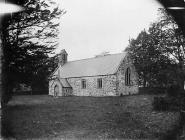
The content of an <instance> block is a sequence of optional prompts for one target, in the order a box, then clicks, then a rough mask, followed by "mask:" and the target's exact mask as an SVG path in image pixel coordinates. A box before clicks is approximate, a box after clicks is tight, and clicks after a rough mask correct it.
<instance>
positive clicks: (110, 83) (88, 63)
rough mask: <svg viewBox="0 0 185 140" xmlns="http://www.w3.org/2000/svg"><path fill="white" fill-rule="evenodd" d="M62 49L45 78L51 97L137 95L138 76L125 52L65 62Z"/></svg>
mask: <svg viewBox="0 0 185 140" xmlns="http://www.w3.org/2000/svg"><path fill="white" fill-rule="evenodd" d="M67 57H68V54H67V52H66V51H65V50H64V49H63V50H62V51H61V52H60V54H58V67H57V68H56V69H55V71H54V72H53V73H52V74H51V75H50V77H49V80H50V81H49V95H52V96H122V95H130V94H137V93H138V90H139V87H138V75H137V72H136V69H135V67H134V65H133V63H132V60H131V58H130V57H129V55H128V53H126V52H123V53H118V54H103V55H98V56H95V57H93V58H87V59H81V60H76V61H69V62H68V58H67Z"/></svg>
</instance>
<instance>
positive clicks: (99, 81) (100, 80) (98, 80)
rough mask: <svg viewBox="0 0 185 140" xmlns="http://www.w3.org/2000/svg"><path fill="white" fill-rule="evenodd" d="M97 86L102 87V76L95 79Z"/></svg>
mask: <svg viewBox="0 0 185 140" xmlns="http://www.w3.org/2000/svg"><path fill="white" fill-rule="evenodd" d="M97 85H98V88H102V78H98V79H97Z"/></svg>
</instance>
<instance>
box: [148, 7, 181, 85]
mask: <svg viewBox="0 0 185 140" xmlns="http://www.w3.org/2000/svg"><path fill="white" fill-rule="evenodd" d="M159 14H160V17H159V20H158V22H156V23H154V24H152V26H151V27H150V28H149V32H150V34H151V35H152V37H153V38H154V39H155V40H156V41H155V46H157V45H158V46H160V50H161V52H162V53H163V54H164V55H166V56H167V57H168V59H170V61H171V62H172V63H173V64H176V67H175V68H176V71H177V73H178V74H177V75H176V76H177V77H176V78H175V77H174V78H175V79H176V82H178V84H179V86H180V87H181V88H182V89H183V86H184V81H185V73H184V72H185V68H184V65H185V37H184V36H183V33H182V30H181V28H180V27H179V26H178V25H177V24H176V22H175V20H174V19H173V17H172V16H171V15H169V14H168V13H167V12H166V10H165V9H163V8H160V9H159Z"/></svg>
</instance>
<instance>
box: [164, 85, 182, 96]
mask: <svg viewBox="0 0 185 140" xmlns="http://www.w3.org/2000/svg"><path fill="white" fill-rule="evenodd" d="M167 94H168V95H169V96H178V95H180V94H181V90H180V86H179V85H171V86H170V87H168V88H167Z"/></svg>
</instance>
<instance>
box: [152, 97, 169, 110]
mask: <svg viewBox="0 0 185 140" xmlns="http://www.w3.org/2000/svg"><path fill="white" fill-rule="evenodd" d="M153 108H154V110H158V111H166V110H168V109H169V103H168V101H167V100H166V99H165V97H154V101H153Z"/></svg>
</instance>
